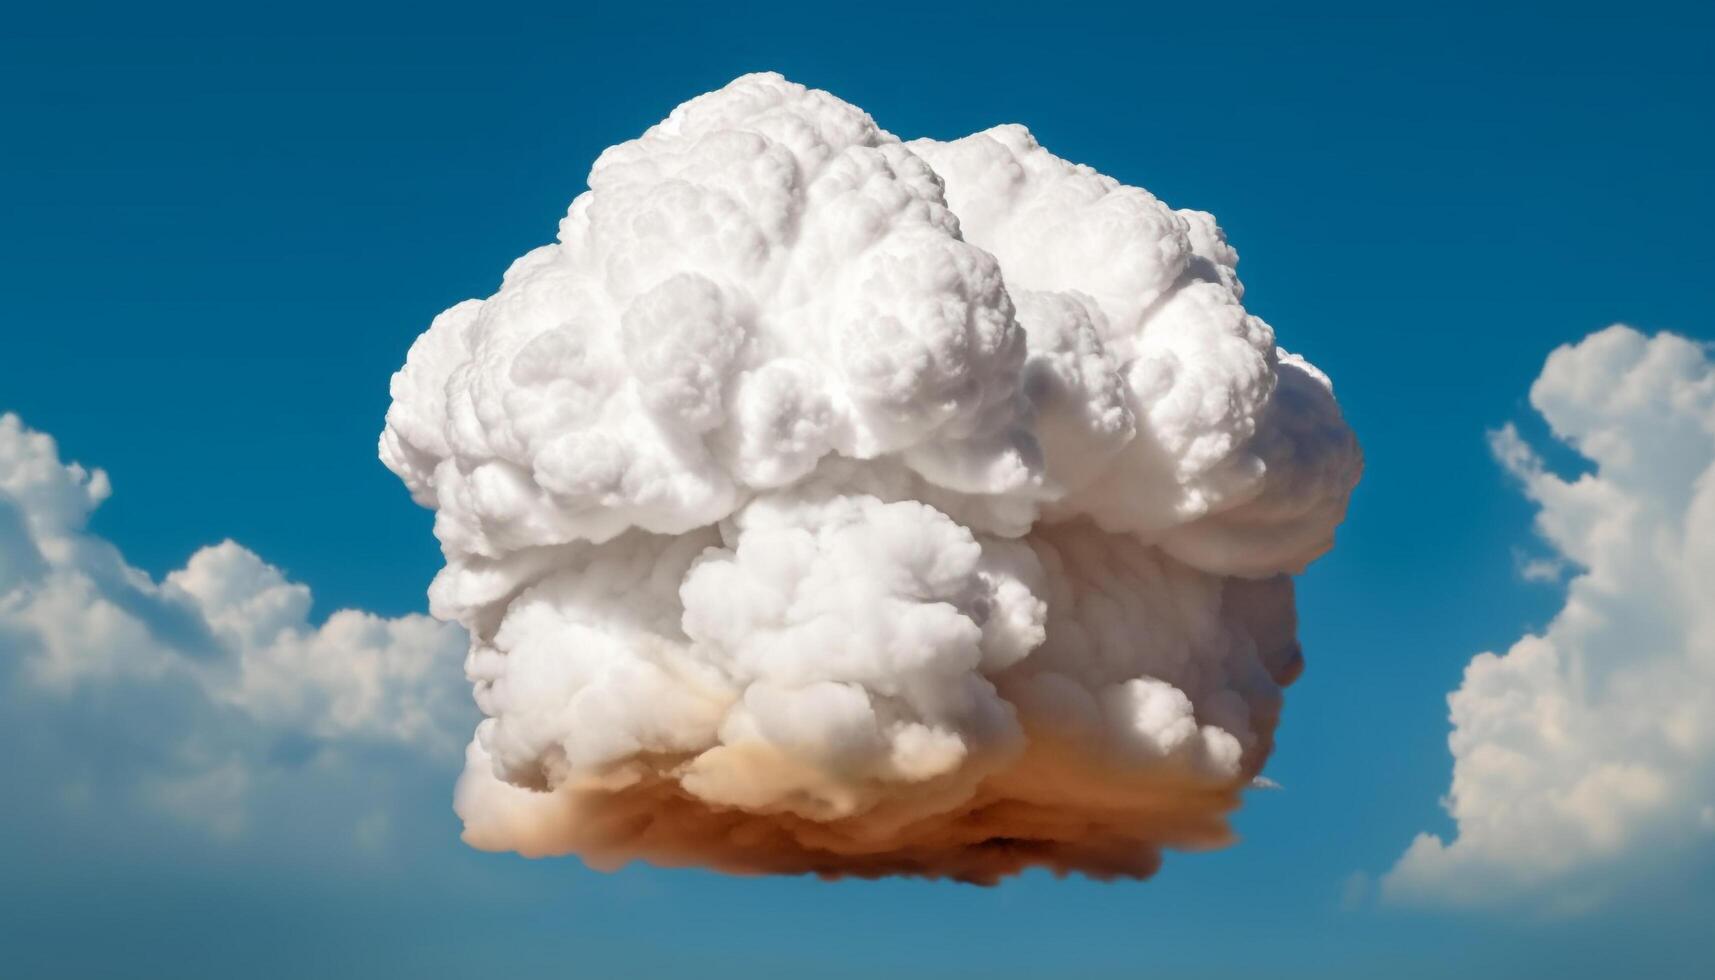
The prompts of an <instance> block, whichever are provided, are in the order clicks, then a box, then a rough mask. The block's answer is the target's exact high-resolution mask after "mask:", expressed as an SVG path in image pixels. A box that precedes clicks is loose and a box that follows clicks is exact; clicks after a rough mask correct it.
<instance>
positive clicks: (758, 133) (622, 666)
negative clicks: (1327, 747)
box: [381, 75, 1362, 882]
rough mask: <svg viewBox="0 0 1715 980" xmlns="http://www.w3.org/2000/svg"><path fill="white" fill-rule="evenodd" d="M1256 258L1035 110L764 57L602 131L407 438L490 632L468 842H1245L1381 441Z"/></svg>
mask: <svg viewBox="0 0 1715 980" xmlns="http://www.w3.org/2000/svg"><path fill="white" fill-rule="evenodd" d="M1237 261H1238V257H1237V254H1236V253H1235V252H1234V251H1233V249H1232V248H1231V247H1230V246H1228V245H1227V243H1226V241H1225V239H1224V237H1223V236H1222V234H1221V231H1220V229H1219V228H1218V227H1216V225H1215V222H1214V219H1213V218H1212V217H1211V216H1210V215H1208V214H1205V213H1202V212H1197V211H1176V210H1173V209H1171V208H1169V207H1167V206H1166V205H1164V204H1163V203H1161V202H1160V201H1159V200H1157V199H1156V198H1155V197H1154V196H1153V195H1151V194H1150V193H1149V192H1147V191H1145V190H1142V189H1141V188H1136V187H1128V186H1125V185H1122V184H1120V183H1119V182H1117V181H1115V180H1113V179H1112V178H1109V177H1105V176H1103V175H1101V174H1099V173H1096V172H1095V171H1094V170H1091V169H1090V168H1088V167H1085V166H1081V165H1078V164H1073V163H1070V162H1067V161H1065V160H1062V159H1060V158H1058V157H1056V156H1054V155H1053V154H1051V153H1049V152H1048V151H1047V150H1045V149H1043V148H1042V147H1041V146H1038V145H1037V143H1036V142H1035V140H1034V139H1032V137H1031V135H1030V134H1029V133H1028V132H1027V131H1026V130H1024V129H1023V128H1021V127H1018V126H1002V127H998V128H996V129H992V130H989V131H987V132H983V133H978V134H976V135H974V136H969V137H966V138H964V139H961V140H957V141H954V142H950V143H940V142H935V141H933V140H917V141H914V142H910V143H904V142H900V141H899V140H898V139H896V138H895V137H893V136H892V135H890V134H889V133H887V132H885V131H883V130H881V129H880V128H878V127H877V126H876V124H875V122H874V121H873V120H872V119H871V118H870V117H869V116H868V115H867V114H866V113H864V112H863V111H862V110H860V109H858V108H857V107H855V106H852V105H849V104H847V103H845V102H842V101H840V100H839V99H837V98H835V97H833V96H831V95H829V94H827V93H825V92H820V91H814V90H810V89H806V88H804V87H803V86H800V85H796V84H793V83H791V82H788V81H786V80H785V79H783V78H781V77H779V76H777V75H749V76H745V77H743V78H740V79H738V80H737V81H735V82H733V83H732V84H731V85H728V86H727V87H726V88H724V89H721V90H720V91H718V92H714V93H710V94H707V95H703V96H700V97H698V98H695V99H692V100H691V101H690V102H687V103H685V104H684V105H682V106H680V107H679V108H677V109H675V110H674V111H673V113H672V114H671V115H670V116H668V118H667V119H666V120H664V121H662V122H661V123H659V124H657V125H656V126H654V127H652V128H651V129H650V130H649V131H648V132H646V133H645V134H644V135H643V136H642V137H641V138H639V139H636V140H633V141H630V142H627V143H623V144H621V145H619V146H615V147H613V148H611V149H609V150H607V151H606V152H604V153H603V154H602V155H601V157H600V159H598V160H597V161H596V164H595V166H594V168H593V169H592V171H591V172H590V177H589V190H588V191H587V192H585V193H583V194H581V195H579V196H578V198H577V199H576V200H575V201H573V202H572V205H571V208H570V210H569V211H568V213H567V215H566V217H565V219H564V220H563V221H562V222H561V224H560V229H559V238H558V241H557V242H556V243H555V244H551V245H546V246H543V247H541V248H538V249H536V250H534V251H532V252H530V253H528V254H527V255H525V256H524V257H523V258H521V259H519V260H518V261H516V262H515V263H513V265H512V267H511V269H509V270H508V271H507V273H506V276H505V279H504V281H503V282H502V284H501V286H500V289H499V291H498V292H497V293H495V294H494V295H493V296H491V297H489V298H488V299H486V300H472V301H468V302H464V303H461V304H459V305H457V306H455V307H453V308H452V309H450V310H448V311H447V312H445V313H443V314H442V315H441V316H440V317H438V318H437V319H436V320H435V322H434V323H433V324H432V325H431V326H430V328H429V330H428V331H427V332H426V333H424V334H423V335H422V336H421V337H420V338H418V340H417V342H416V343H415V345H414V346H413V347H412V349H411V352H410V355H409V357H408V359H407V361H406V364H405V367H404V368H403V369H402V370H401V371H399V373H398V374H397V375H395V377H394V380H393V388H392V393H393V405H392V408H391V409H390V410H389V412H388V415H387V426H386V430H385V431H384V432H383V434H382V437H381V457H382V459H383V461H385V462H386V464H387V465H388V466H389V467H390V468H391V469H392V470H393V471H394V472H395V473H397V474H398V475H399V476H400V478H401V479H403V480H404V481H405V484H406V485H407V486H408V487H409V488H410V490H411V492H412V494H413V495H414V496H415V498H416V499H417V501H418V502H420V503H421V504H423V505H425V506H427V507H431V508H433V509H434V510H435V514H436V520H435V533H436V535H437V537H438V538H439V539H440V542H441V545H442V549H443V552H444V554H445V556H446V567H445V569H444V570H443V571H442V572H441V573H440V575H439V576H438V577H437V578H436V580H435V582H434V585H433V586H432V587H431V590H430V596H431V600H432V611H433V612H434V613H435V615H437V616H439V617H441V618H444V619H450V620H457V621H458V622H459V623H461V624H462V625H463V626H465V627H466V629H467V630H468V631H469V634H470V636H471V649H470V654H469V658H468V660H467V662H466V669H467V672H468V673H469V676H470V679H471V681H472V682H473V683H474V685H475V693H476V700H477V703H478V705H479V706H480V707H481V708H482V710H483V712H484V713H485V714H486V715H487V718H486V720H484V721H483V722H482V723H481V725H480V726H479V727H478V729H477V732H476V737H475V739H474V740H473V741H472V742H471V745H470V748H469V750H468V765H467V768H466V771H465V774H464V776H463V778H462V779H461V781H460V784H459V787H458V790H457V797H456V807H457V810H458V812H459V814H460V815H461V816H462V818H463V819H464V822H465V837H466V839H467V840H468V841H470V842H471V843H472V844H474V845H476V846H478V847H482V848H491V849H507V850H516V851H519V852H522V853H525V854H530V855H542V854H561V853H576V854H578V855H580V856H582V857H583V858H584V859H585V860H586V861H589V862H590V863H592V864H594V865H596V866H598V867H611V866H617V865H619V864H622V863H624V862H625V861H627V860H630V859H634V858H641V859H645V860H650V861H654V862H657V863H664V864H692V865H701V866H707V867H713V868H718V869H722V870H727V871H734V872H782V873H797V872H817V873H821V874H826V875H838V874H860V875H879V874H894V873H902V874H921V875H930V876H947V877H953V878H959V879H963V880H969V881H979V882H991V881H994V880H996V879H998V878H999V877H1001V876H1003V875H1006V874H1010V873H1013V872H1016V871H1018V870H1021V869H1023V868H1025V867H1028V866H1032V865H1041V866H1046V867H1049V868H1053V869H1055V870H1059V871H1081V872H1084V873H1088V874H1092V875H1097V876H1109V875H1134V876H1142V875H1147V874H1149V873H1150V872H1151V871H1153V870H1154V868H1155V867H1156V866H1157V865H1158V864H1159V861H1160V851H1161V849H1162V848H1163V847H1199V846H1212V845H1215V844H1219V843H1222V842H1223V841H1224V840H1225V839H1226V837H1227V829H1226V823H1225V814H1226V813H1227V812H1228V811H1230V810H1231V809H1232V808H1233V807H1234V806H1235V805H1236V803H1237V800H1238V796H1239V793H1240V791H1241V790H1242V789H1243V788H1244V787H1245V786H1247V785H1248V784H1249V782H1250V781H1251V780H1252V779H1253V778H1254V777H1255V776H1256V775H1257V773H1258V772H1259V771H1260V770H1261V768H1262V765H1263V763H1264V761H1265V760H1266V758H1267V756H1268V754H1269V750H1270V747H1271V742H1272V733H1273V730H1274V727H1275V723H1276V720H1277V718H1278V716H1279V713H1280V708H1281V693H1280V692H1281V688H1282V687H1283V686H1284V685H1286V684H1288V683H1289V682H1291V680H1292V679H1293V677H1294V676H1296V674H1297V673H1298V670H1299V666H1300V659H1299V652H1298V644H1297V641H1296V638H1295V633H1296V622H1295V616H1294V609H1293V597H1292V583H1291V579H1290V578H1289V576H1290V575H1291V574H1292V573H1295V572H1297V571H1299V570H1300V569H1302V568H1303V567H1304V565H1305V564H1306V563H1307V562H1309V561H1311V560H1312V559H1314V558H1315V557H1317V556H1318V555H1319V554H1321V553H1322V552H1323V551H1325V550H1326V549H1327V548H1328V547H1329V546H1330V545H1331V543H1332V541H1333V531H1334V527H1335V525H1336V524H1338V523H1339V521H1340V519H1341V517H1342V516H1343V515H1344V512H1345V507H1346V501H1347V498H1348V496H1349V495H1350V493H1351V490H1352V487H1353V485H1354V484H1355V483H1356V481H1357V479H1358V475H1359V472H1360V470H1361V467H1362V463H1361V457H1360V455H1359V452H1358V449H1357V445H1356V443H1355V441H1354V439H1353V437H1352V434H1351V432H1350V430H1349V429H1348V428H1347V427H1346V424H1345V422H1344V421H1343V420H1342V418H1341V415H1340V412H1339V409H1338V407H1337V406H1336V404H1335V401H1334V398H1333V395H1332V390H1331V388H1330V386H1329V383H1328V379H1327V378H1326V377H1325V376H1323V375H1322V374H1321V373H1320V372H1319V371H1317V370H1316V369H1315V368H1314V367H1312V366H1311V365H1310V364H1309V363H1308V362H1306V361H1304V360H1303V359H1301V358H1298V357H1295V356H1293V355H1291V354H1288V353H1286V352H1284V351H1282V350H1280V349H1279V348H1277V347H1276V346H1275V339H1274V332H1273V330H1271V329H1270V328H1269V326H1268V325H1267V324H1266V323H1264V322H1263V321H1262V320H1260V319H1258V318H1257V317H1255V316H1253V315H1252V314H1250V313H1248V312H1247V311H1246V310H1245V308H1244V306H1243V304H1242V302H1241V297H1242V287H1241V285H1240V283H1239V280H1238V277H1237V275H1236V273H1235V266H1236V264H1237Z"/></svg>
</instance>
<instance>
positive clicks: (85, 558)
mask: <svg viewBox="0 0 1715 980" xmlns="http://www.w3.org/2000/svg"><path fill="white" fill-rule="evenodd" d="M110 490H111V486H110V484H109V481H108V478H107V475H106V474H105V473H104V472H103V471H101V470H89V469H86V468H84V467H82V466H80V465H78V464H76V463H66V462H64V461H63V460H61V459H60V456H59V449H58V447H57V446H56V444H55V442H54V440H53V439H52V438H51V437H50V436H48V435H47V434H45V433H41V432H36V431H33V430H31V429H29V428H27V427H25V426H24V424H23V423H22V422H21V421H20V420H19V418H18V417H17V416H16V415H11V414H7V415H0V709H3V710H0V731H4V732H6V733H8V734H10V735H11V736H13V737H11V738H8V739H7V741H8V744H11V745H13V746H14V750H13V751H12V752H11V753H10V756H11V757H10V760H9V761H10V763H11V765H12V767H13V768H12V769H11V771H12V772H13V773H14V774H15V775H16V778H17V782H18V783H20V784H22V785H26V786H28V787H29V789H28V790H22V789H21V790H20V792H23V793H26V794H27V795H29V796H31V798H32V799H36V800H54V799H56V798H57V799H58V800H59V801H60V802H66V801H68V800H69V801H70V802H72V803H78V804H79V805H78V806H77V807H74V809H80V810H87V811H94V812H95V813H97V814H98V815H104V816H105V818H106V819H111V820H118V821H120V822H126V821H132V820H136V819H138V818H140V817H142V816H144V815H148V814H153V815H156V816H163V817H166V818H168V819H169V821H176V820H177V819H178V818H185V819H188V820H190V821H192V822H193V823H195V824H198V825H202V826H204V827H206V828H208V829H211V830H213V831H215V832H217V833H218V834H220V835H222V836H233V835H236V834H237V833H238V832H240V831H241V830H243V829H244V828H245V826H246V824H247V823H248V822H249V821H250V819H251V818H252V817H253V816H255V815H256V814H255V813H254V812H253V811H254V806H253V803H254V801H255V799H256V797H257V795H258V794H259V793H263V794H265V795H268V796H269V797H270V798H276V799H278V798H282V797H283V798H284V800H285V802H286V805H287V806H293V807H300V808H302V809H303V810H305V811H312V810H315V809H317V808H315V807H312V806H310V805H309V804H307V803H306V802H305V791H306V790H307V789H310V788H313V787H315V786H318V785H324V784H327V783H328V780H329V779H335V780H340V779H347V778H356V779H359V780H361V781H363V782H367V783H368V784H369V785H371V786H376V785H380V784H381V783H383V782H385V778H386V774H385V773H384V772H382V773H376V772H368V773H364V774H360V775H358V776H355V777H354V776H352V774H351V773H350V772H349V771H348V770H350V768H351V767H349V766H344V765H343V764H342V762H341V760H340V759H338V758H336V756H339V755H340V754H341V753H344V754H347V755H349V754H351V753H353V752H362V751H364V750H365V749H366V748H375V749H378V750H381V751H384V752H385V751H386V750H389V749H393V750H397V751H398V752H399V753H402V754H403V755H405V756H407V757H409V758H425V757H427V758H434V757H437V756H443V755H448V754H450V755H452V756H453V757H455V758H456V754H457V751H458V738H459V737H460V736H458V735H455V734H454V733H455V732H458V731H459V729H460V728H462V727H463V726H464V725H467V724H468V720H467V718H468V715H469V710H468V704H467V701H466V696H465V694H464V692H463V690H462V689H461V688H462V685H460V684H459V683H458V682H457V677H456V671H448V670H446V664H447V661H448V658H451V657H455V656H456V655H457V652H458V651H459V650H461V649H462V648H463V647H464V645H465V638H464V636H463V634H462V632H461V631H460V630H459V629H458V628H456V627H453V626H448V625H444V624H441V623H437V622H435V621H434V620H432V619H430V618H429V617H427V616H422V615H409V616H403V617H399V618H397V619H389V618H384V617H380V616H376V615H373V614H370V613H366V612H361V611H358V610H351V609H346V610H340V611H337V612H335V613H333V614H332V615H331V616H329V617H327V619H326V620H325V621H323V622H321V623H320V624H317V623H315V622H313V621H312V619H311V615H310V607H311V596H310V591H309V589H308V588H306V587H305V586H303V585H300V584H297V583H294V582H291V581H289V580H288V579H287V578H286V577H285V576H284V575H283V574H281V572H280V571H279V570H278V569H276V568H274V567H273V566H271V565H269V564H267V563H266V562H264V561H263V560H262V559H261V558H259V557H258V556H257V555H256V554H255V553H253V552H251V551H249V550H248V549H246V548H244V547H242V546H240V545H238V544H235V543H233V542H231V541H226V542H223V543H221V544H217V545H213V546H210V547H206V548H202V549H200V550H199V551H197V552H196V553H195V554H193V555H192V556H191V558H190V560H189V561H188V562H186V564H185V566H184V567H183V568H180V569H178V570H176V571H173V572H172V573H170V574H168V575H167V576H166V578H165V579H164V580H161V581H155V580H154V579H152V578H151V577H150V576H149V575H147V574H145V573H144V572H142V571H139V570H138V569H136V568H134V567H133V566H131V565H130V564H129V563H128V562H127V561H126V560H125V558H124V556H123V555H122V554H121V553H120V551H119V550H118V549H117V548H116V547H114V546H113V544H111V543H110V542H108V541H106V540H105V539H103V538H102V537H100V536H99V535H97V534H95V533H93V532H92V531H91V530H90V529H89V526H88V522H89V517H90V514H91V513H92V512H93V511H94V510H95V508H96V507H97V506H98V505H99V504H100V503H101V502H102V501H103V500H105V499H106V498H107V496H108V495H109V492H110ZM14 729H15V730H14ZM92 746H100V748H99V749H96V748H93V747H92ZM304 777H310V778H304ZM276 791H278V792H276ZM80 801H81V802H80ZM387 804H388V800H386V799H383V798H380V797H379V795H378V794H373V793H372V794H369V795H367V796H361V795H359V794H356V793H344V794H342V798H341V800H340V805H339V806H336V807H331V808H329V809H330V810H331V811H332V812H331V813H329V814H327V816H328V818H329V819H330V820H331V821H332V822H334V823H335V824H343V825H344V827H345V829H346V830H351V829H353V828H356V827H359V826H360V825H363V824H364V821H365V820H369V823H368V824H367V826H369V827H371V828H374V827H377V826H378V824H376V823H375V821H374V820H373V819H371V818H372V817H375V816H376V815H384V814H385V811H386V809H387ZM48 809H51V807H50V808H48ZM316 816H317V815H316V814H313V813H309V812H304V813H300V815H299V819H300V821H303V820H310V819H312V818H314V817H316ZM325 845H326V841H325V840H324V841H323V842H322V846H325Z"/></svg>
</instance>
